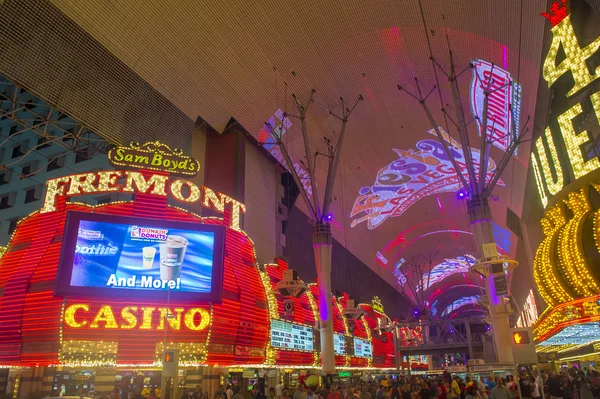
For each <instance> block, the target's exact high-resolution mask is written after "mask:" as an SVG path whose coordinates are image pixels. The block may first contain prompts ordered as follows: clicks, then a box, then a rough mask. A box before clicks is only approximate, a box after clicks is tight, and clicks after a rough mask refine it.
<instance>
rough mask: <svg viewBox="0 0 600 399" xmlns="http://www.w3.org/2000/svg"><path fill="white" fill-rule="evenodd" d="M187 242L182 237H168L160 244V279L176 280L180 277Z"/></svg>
mask: <svg viewBox="0 0 600 399" xmlns="http://www.w3.org/2000/svg"><path fill="white" fill-rule="evenodd" d="M187 245H188V240H187V239H186V238H185V237H182V236H168V237H167V240H166V241H165V242H164V243H162V244H160V278H161V279H162V280H176V279H178V278H179V277H180V276H181V266H182V265H183V258H184V257H185V250H186V249H187Z"/></svg>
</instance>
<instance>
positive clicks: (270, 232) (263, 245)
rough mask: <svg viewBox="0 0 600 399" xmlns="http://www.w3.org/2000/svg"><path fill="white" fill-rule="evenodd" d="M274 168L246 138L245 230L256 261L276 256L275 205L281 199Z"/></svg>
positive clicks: (270, 259)
mask: <svg viewBox="0 0 600 399" xmlns="http://www.w3.org/2000/svg"><path fill="white" fill-rule="evenodd" d="M277 169H278V168H277V166H276V165H275V164H274V163H273V162H272V161H271V160H270V159H268V158H267V157H266V156H265V154H264V151H261V149H260V148H259V147H257V146H256V144H255V143H253V142H250V141H246V168H245V171H244V175H245V176H244V177H245V179H246V184H245V204H246V216H245V223H244V230H245V231H246V233H248V235H249V236H250V237H251V238H252V240H253V241H254V244H255V247H256V257H257V261H258V263H259V264H260V263H271V262H273V259H274V258H275V257H276V256H277V244H278V237H277V236H278V229H277V224H278V221H277V213H278V211H277V207H278V205H279V204H280V203H281V195H280V194H279V193H280V190H279V186H280V185H281V184H280V182H281V177H280V174H279V171H278V170H277Z"/></svg>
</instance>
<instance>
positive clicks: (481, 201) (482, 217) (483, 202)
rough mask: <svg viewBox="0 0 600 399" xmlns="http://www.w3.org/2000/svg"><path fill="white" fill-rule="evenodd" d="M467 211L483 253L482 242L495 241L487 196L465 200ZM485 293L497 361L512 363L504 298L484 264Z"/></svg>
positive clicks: (478, 246)
mask: <svg viewBox="0 0 600 399" xmlns="http://www.w3.org/2000/svg"><path fill="white" fill-rule="evenodd" d="M467 213H468V216H469V222H470V223H471V230H472V232H473V237H474V238H475V243H476V245H477V249H478V251H480V253H483V244H489V243H495V241H494V229H493V225H492V212H491V210H490V205H489V203H488V200H487V198H484V197H475V198H472V199H470V200H468V201H467ZM485 276H486V285H485V288H486V295H487V297H488V301H489V312H490V316H491V318H492V333H493V334H492V337H493V339H494V347H495V351H496V361H497V362H498V363H513V362H514V358H513V354H512V351H511V350H510V347H511V346H510V324H509V321H508V314H509V312H508V311H507V308H506V306H505V304H504V298H503V297H501V296H498V295H497V294H496V287H495V286H494V276H493V275H492V273H491V267H490V266H486V270H485Z"/></svg>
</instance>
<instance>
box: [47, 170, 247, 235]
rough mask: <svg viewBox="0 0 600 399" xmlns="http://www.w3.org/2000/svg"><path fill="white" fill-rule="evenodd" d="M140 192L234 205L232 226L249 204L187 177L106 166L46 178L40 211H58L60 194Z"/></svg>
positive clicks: (219, 207)
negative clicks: (146, 173)
mask: <svg viewBox="0 0 600 399" xmlns="http://www.w3.org/2000/svg"><path fill="white" fill-rule="evenodd" d="M113 192H123V193H139V194H150V195H157V196H161V197H166V196H167V195H170V196H172V197H173V198H175V199H176V200H178V201H180V202H182V203H185V204H200V205H201V206H203V207H205V208H210V209H214V210H216V211H217V212H219V213H225V207H226V206H227V207H228V208H229V209H230V223H229V227H231V228H232V229H234V230H239V229H240V214H241V213H246V206H245V205H244V204H242V203H241V202H238V201H236V200H234V199H233V198H231V197H229V196H227V195H225V194H221V193H215V192H214V191H213V190H211V189H210V188H208V187H204V186H203V187H201V188H200V187H198V186H197V185H196V184H195V183H194V182H192V181H190V180H186V179H171V178H170V176H168V175H164V174H153V175H144V174H142V172H137V171H131V170H125V171H121V170H105V171H98V172H89V173H80V174H76V175H69V176H62V177H57V178H55V179H50V180H48V181H47V182H46V196H45V198H44V206H43V207H42V209H41V210H40V213H46V212H54V211H56V204H57V202H58V198H60V197H73V196H79V195H85V194H100V193H113Z"/></svg>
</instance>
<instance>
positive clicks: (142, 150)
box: [108, 141, 200, 176]
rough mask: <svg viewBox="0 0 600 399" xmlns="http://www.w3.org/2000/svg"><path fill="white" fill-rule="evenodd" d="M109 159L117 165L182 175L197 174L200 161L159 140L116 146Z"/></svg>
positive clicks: (110, 152) (109, 154)
mask: <svg viewBox="0 0 600 399" xmlns="http://www.w3.org/2000/svg"><path fill="white" fill-rule="evenodd" d="M108 160H109V161H110V163H111V164H113V165H117V166H127V167H130V168H139V169H151V170H157V171H161V172H170V173H175V174H180V175H188V176H195V175H196V174H197V173H198V171H199V170H200V163H199V162H198V161H196V160H195V159H194V158H191V157H188V156H187V155H183V150H181V149H177V148H171V147H169V146H168V145H166V144H163V143H161V142H159V141H154V142H148V143H145V144H139V143H131V144H129V147H115V148H113V149H111V150H110V151H109V152H108Z"/></svg>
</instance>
